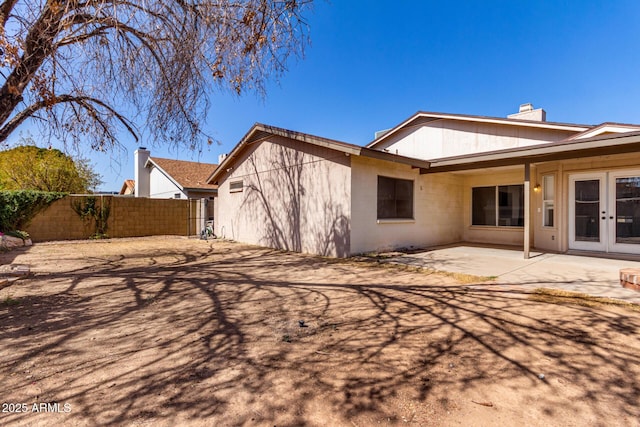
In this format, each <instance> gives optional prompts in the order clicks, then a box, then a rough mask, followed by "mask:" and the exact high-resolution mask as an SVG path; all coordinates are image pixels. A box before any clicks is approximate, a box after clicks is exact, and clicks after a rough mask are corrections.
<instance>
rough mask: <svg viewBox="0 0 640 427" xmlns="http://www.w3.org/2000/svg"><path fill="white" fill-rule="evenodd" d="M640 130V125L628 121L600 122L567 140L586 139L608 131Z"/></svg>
mask: <svg viewBox="0 0 640 427" xmlns="http://www.w3.org/2000/svg"><path fill="white" fill-rule="evenodd" d="M633 131H640V125H632V124H628V123H614V122H605V123H602V124H599V125H598V126H593V127H591V128H589V129H587V130H586V131H584V132H580V133H578V134H576V135H571V136H570V137H568V138H567V139H566V140H567V141H571V140H574V139H584V138H591V137H594V136H598V135H604V134H606V133H609V134H611V133H626V132H633Z"/></svg>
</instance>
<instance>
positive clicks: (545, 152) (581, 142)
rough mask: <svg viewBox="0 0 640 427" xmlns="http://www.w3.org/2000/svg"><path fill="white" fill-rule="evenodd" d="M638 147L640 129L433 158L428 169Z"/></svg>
mask: <svg viewBox="0 0 640 427" xmlns="http://www.w3.org/2000/svg"><path fill="white" fill-rule="evenodd" d="M638 151H640V131H634V132H626V133H616V134H606V135H598V136H594V137H591V138H582V139H575V140H564V141H558V142H549V143H545V144H536V145H530V146H527V147H517V148H507V149H503V150H496V151H488V152H483V153H475V154H467V155H463V156H454V157H446V158H440V159H432V160H430V163H431V167H430V168H429V169H428V170H427V171H426V172H427V173H437V172H452V171H461V170H470V169H481V168H488V167H496V166H509V165H519V164H524V163H527V162H528V163H540V162H547V161H554V160H565V159H575V158H582V157H594V156H604V155H611V154H621V153H631V152H638Z"/></svg>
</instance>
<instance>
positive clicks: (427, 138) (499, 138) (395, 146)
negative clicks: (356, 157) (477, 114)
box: [376, 120, 574, 160]
mask: <svg viewBox="0 0 640 427" xmlns="http://www.w3.org/2000/svg"><path fill="white" fill-rule="evenodd" d="M572 133H574V132H566V131H559V130H552V129H538V128H528V127H520V126H506V125H497V124H490V123H473V122H462V121H454V120H436V121H433V122H429V123H426V124H423V125H420V126H415V127H410V128H407V129H404V130H402V131H400V132H399V133H398V134H397V135H394V136H393V137H390V138H389V140H388V141H386V142H384V143H383V144H381V145H380V146H378V147H376V148H379V149H387V150H388V151H389V152H390V153H394V154H401V155H404V156H408V157H415V158H419V159H425V160H432V159H438V158H442V157H451V156H459V155H463V154H470V153H480V152H486V151H494V150H500V149H505V148H514V147H525V146H530V145H536V144H543V143H546V142H552V141H560V140H562V139H564V138H566V137H567V136H569V135H571V134H572Z"/></svg>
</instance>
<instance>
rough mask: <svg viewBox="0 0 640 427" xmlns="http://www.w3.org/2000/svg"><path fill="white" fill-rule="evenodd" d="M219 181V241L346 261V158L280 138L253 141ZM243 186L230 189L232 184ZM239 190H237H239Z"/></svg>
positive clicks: (348, 173) (348, 185)
mask: <svg viewBox="0 0 640 427" xmlns="http://www.w3.org/2000/svg"><path fill="white" fill-rule="evenodd" d="M240 156H241V157H240V158H239V159H238V160H237V161H236V162H235V163H234V167H233V170H232V171H230V173H229V174H225V175H223V176H221V177H220V179H219V184H220V186H219V188H218V200H219V204H220V206H223V207H224V208H223V209H219V210H218V212H217V214H218V215H217V217H216V221H215V231H216V234H217V235H218V236H220V237H224V238H227V239H233V240H237V241H240V242H245V243H251V244H258V245H263V246H268V247H273V248H279V249H286V250H291V251H297V252H307V253H315V254H321V255H329V256H338V257H342V256H348V255H349V252H350V251H349V248H350V234H351V232H350V222H351V210H350V209H351V203H350V197H351V195H350V193H351V169H350V163H351V158H350V157H348V156H346V155H345V154H344V153H340V152H336V151H333V150H330V149H326V148H322V147H317V146H312V145H307V144H299V143H294V142H292V141H291V140H289V139H286V138H282V137H271V138H270V139H269V140H266V141H262V142H257V143H254V144H252V145H250V146H249V148H248V149H247V150H246V151H245V152H244V153H242V154H241V155H240ZM240 181H242V187H240V188H238V189H235V190H231V188H230V185H231V183H236V185H239V184H238V183H239V182H240ZM238 190H241V191H238Z"/></svg>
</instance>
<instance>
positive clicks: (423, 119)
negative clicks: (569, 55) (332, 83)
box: [366, 111, 593, 148]
mask: <svg viewBox="0 0 640 427" xmlns="http://www.w3.org/2000/svg"><path fill="white" fill-rule="evenodd" d="M436 120H458V121H467V122H476V123H490V124H498V125H507V126H521V127H530V128H540V129H554V130H564V131H567V132H584V131H586V130H588V129H590V128H592V127H593V125H579V124H572V123H556V122H547V121H538V120H522V119H509V118H503V117H487V116H471V115H466V114H445V113H432V112H427V111H419V112H417V113H415V114H414V115H413V116H411V117H409V118H408V119H407V120H405V121H404V122H402V123H400V124H399V125H397V126H396V127H394V128H391V129H389V130H387V131H381V132H376V139H374V140H373V141H371V142H370V143H369V144H367V146H366V147H367V148H374V147H375V146H377V145H378V144H380V143H381V142H382V141H384V140H386V139H387V138H389V137H390V136H391V135H394V134H396V133H397V132H398V131H400V130H402V129H405V128H408V127H411V126H420V125H423V124H425V123H429V122H433V121H436Z"/></svg>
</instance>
